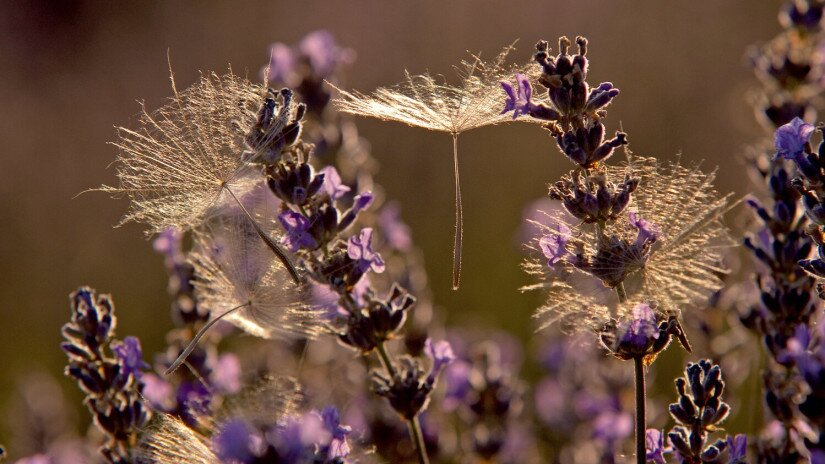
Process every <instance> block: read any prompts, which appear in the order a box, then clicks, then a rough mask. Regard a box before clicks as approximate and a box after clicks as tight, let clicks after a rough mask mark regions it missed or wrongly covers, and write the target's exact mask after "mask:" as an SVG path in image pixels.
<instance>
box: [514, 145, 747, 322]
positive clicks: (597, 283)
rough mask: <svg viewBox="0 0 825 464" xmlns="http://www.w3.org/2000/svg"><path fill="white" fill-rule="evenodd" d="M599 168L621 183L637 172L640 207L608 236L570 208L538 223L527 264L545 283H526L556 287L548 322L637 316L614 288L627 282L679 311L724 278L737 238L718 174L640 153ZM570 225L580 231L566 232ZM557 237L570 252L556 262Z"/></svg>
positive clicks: (665, 309) (636, 293)
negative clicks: (725, 254)
mask: <svg viewBox="0 0 825 464" xmlns="http://www.w3.org/2000/svg"><path fill="white" fill-rule="evenodd" d="M572 175H573V176H575V174H572ZM600 175H603V176H604V177H605V179H606V180H607V182H610V183H614V184H620V183H621V182H623V181H624V180H625V179H627V178H628V177H630V178H635V179H638V182H639V185H640V187H639V188H638V189H637V190H636V191H635V193H634V195H633V197H632V199H631V200H630V203H629V205H628V206H627V208H628V209H630V210H635V211H631V214H628V213H624V214H621V215H619V216H616V218H615V219H614V222H612V223H609V224H608V227H607V228H606V229H605V232H603V234H604V236H602V237H601V238H600V237H599V235H600V233H599V232H597V231H596V230H593V229H594V228H589V227H579V226H578V225H577V223H573V222H571V220H570V216H569V215H567V214H565V213H564V212H557V213H553V214H551V215H550V217H548V218H547V219H548V220H547V221H541V222H544V224H541V223H536V225H537V226H540V227H542V230H543V231H542V232H541V233H540V234H539V236H537V237H535V241H534V242H533V244H532V245H530V246H531V247H532V248H533V249H534V251H535V254H534V256H535V257H534V258H533V259H531V260H529V261H528V262H527V263H526V264H525V269H526V270H527V272H529V273H533V274H537V275H542V276H544V280H545V282H543V283H539V284H537V285H533V286H528V287H525V288H524V289H525V290H530V289H537V288H547V289H549V293H548V297H547V303H546V304H545V305H544V306H542V307H541V308H539V310H538V312H537V313H536V317H539V318H541V319H542V320H543V322H542V325H541V328H544V327H547V326H548V325H550V324H553V323H556V322H558V323H561V324H562V325H563V326H564V327H565V328H566V329H568V330H570V331H573V332H577V331H596V332H598V331H600V330H601V329H602V327H604V325H605V324H606V323H607V322H609V321H611V320H615V319H619V320H621V319H626V318H631V314H630V313H631V311H632V309H633V307H632V305H620V304H619V300H618V298H617V295H616V293H615V291H613V290H612V287H616V286H617V285H618V284H620V283H621V284H622V286H623V287H625V288H626V293H627V297H630V298H631V299H634V300H636V301H656V302H658V310H659V311H660V312H662V313H665V315H669V314H678V312H679V310H680V308H681V307H683V306H685V305H690V304H692V303H696V302H698V301H701V300H702V299H703V298H706V297H707V295H708V294H709V293H710V292H712V291H713V290H715V289H717V288H718V287H719V286H720V285H721V281H720V275H723V274H724V273H725V272H726V270H725V269H724V267H722V266H721V264H720V263H721V251H722V250H723V249H724V248H726V247H728V246H731V245H733V242H732V241H731V239H730V237H729V235H728V232H727V229H726V228H725V227H724V226H723V225H722V224H721V216H722V215H723V214H724V213H725V212H726V211H727V210H728V209H729V198H730V195H726V196H722V195H719V194H718V193H717V191H716V190H715V189H714V187H713V180H714V177H715V175H714V173H711V174H704V173H702V172H701V171H699V170H697V169H692V168H687V167H684V166H681V165H679V164H670V163H659V162H657V161H656V160H655V159H653V158H642V157H636V156H634V157H632V158H631V159H630V161H629V162H628V163H627V164H626V165H623V166H604V167H603V168H601V172H600ZM594 198H595V197H594ZM585 203H586V202H585ZM565 206H567V203H565ZM597 209H598V208H597ZM594 211H596V210H594ZM571 212H572V213H574V214H577V211H571ZM595 217H600V216H598V215H596V216H595ZM564 228H566V229H570V230H575V231H576V232H575V233H573V234H568V233H562V232H559V231H560V230H565V229H564ZM657 229H658V230H657ZM548 237H549V238H548ZM553 237H558V240H555V241H554V243H555V242H558V243H563V248H564V249H563V250H550V251H552V256H559V255H564V256H567V258H566V259H560V260H553V261H554V265H553V267H552V268H550V267H548V265H547V259H546V258H545V256H547V247H546V244H547V243H548V242H549V241H552V240H551V239H552V238H553ZM634 250H635V251H634Z"/></svg>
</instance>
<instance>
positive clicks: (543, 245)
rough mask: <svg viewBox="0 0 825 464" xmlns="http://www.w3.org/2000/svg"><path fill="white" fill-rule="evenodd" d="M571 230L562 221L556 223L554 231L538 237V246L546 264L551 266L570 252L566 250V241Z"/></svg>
mask: <svg viewBox="0 0 825 464" xmlns="http://www.w3.org/2000/svg"><path fill="white" fill-rule="evenodd" d="M570 233H571V230H570V228H569V227H567V225H565V224H564V223H558V224H556V231H555V233H552V234H548V235H544V236H542V237H541V238H540V239H539V248H540V249H541V252H542V254H544V257H545V258H547V266H548V267H551V268H552V267H553V266H554V265H555V264H556V263H558V262H559V261H561V260H562V258H564V257H565V256H567V255H568V254H570V252H569V251H567V248H566V247H567V242H568V241H569V240H570Z"/></svg>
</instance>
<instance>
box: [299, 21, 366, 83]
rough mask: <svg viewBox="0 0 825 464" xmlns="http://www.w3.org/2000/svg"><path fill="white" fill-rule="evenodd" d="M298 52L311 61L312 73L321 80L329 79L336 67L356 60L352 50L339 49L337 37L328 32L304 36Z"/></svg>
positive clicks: (311, 33)
mask: <svg viewBox="0 0 825 464" xmlns="http://www.w3.org/2000/svg"><path fill="white" fill-rule="evenodd" d="M298 50H300V52H301V54H303V55H304V56H305V57H306V58H307V59H308V60H309V64H310V66H312V72H313V74H314V75H315V77H316V78H318V79H319V80H320V79H325V78H327V77H329V76H330V75H332V73H333V72H334V71H335V68H336V67H338V66H339V65H341V64H348V63H351V62H352V60H353V59H354V53H353V52H352V50H349V49H345V48H341V47H339V46H338V44H337V43H336V42H335V37H333V35H332V34H331V33H330V32H329V31H326V30H318V31H314V32H310V33H309V34H307V35H306V36H304V38H303V39H302V40H301V43H300V44H298Z"/></svg>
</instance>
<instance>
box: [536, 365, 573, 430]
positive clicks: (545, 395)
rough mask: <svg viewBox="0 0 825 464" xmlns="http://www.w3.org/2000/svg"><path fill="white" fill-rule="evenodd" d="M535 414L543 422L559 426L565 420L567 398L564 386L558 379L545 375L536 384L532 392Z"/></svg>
mask: <svg viewBox="0 0 825 464" xmlns="http://www.w3.org/2000/svg"><path fill="white" fill-rule="evenodd" d="M534 402H535V406H536V414H537V415H538V417H539V419H541V420H542V422H544V423H545V424H549V425H553V426H561V425H563V423H564V421H566V420H567V414H566V412H567V405H568V403H567V402H568V399H567V398H566V392H565V389H564V386H563V385H562V384H561V382H559V381H558V380H556V379H554V378H550V377H546V378H544V379H542V381H541V382H539V384H538V385H536V388H535V393H534Z"/></svg>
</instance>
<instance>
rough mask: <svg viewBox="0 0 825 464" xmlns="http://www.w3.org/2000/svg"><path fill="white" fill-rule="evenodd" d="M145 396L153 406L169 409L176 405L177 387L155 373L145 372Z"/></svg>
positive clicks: (162, 409)
mask: <svg viewBox="0 0 825 464" xmlns="http://www.w3.org/2000/svg"><path fill="white" fill-rule="evenodd" d="M141 380H142V381H143V390H142V391H141V393H142V394H143V397H144V398H146V399H147V400H148V401H149V404H151V405H152V407H153V408H155V409H159V410H161V411H168V410H170V409H171V408H173V407H174V395H175V387H173V386H172V384H171V383H169V382H167V381H166V380H163V379H162V378H160V377H159V376H157V375H155V374H151V373H149V374H145V375H144V376H143V378H141Z"/></svg>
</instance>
